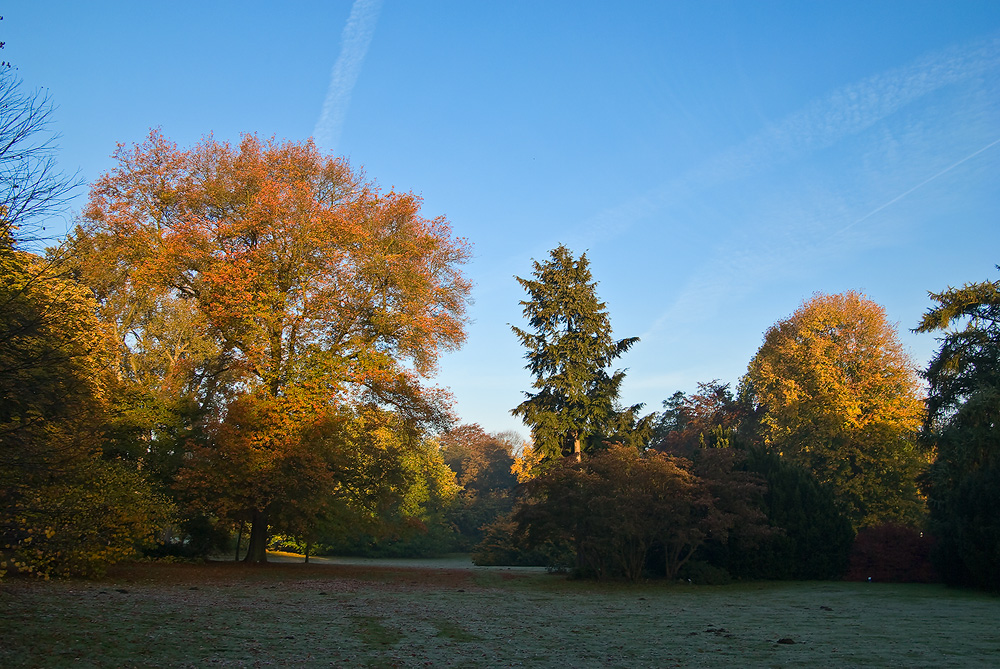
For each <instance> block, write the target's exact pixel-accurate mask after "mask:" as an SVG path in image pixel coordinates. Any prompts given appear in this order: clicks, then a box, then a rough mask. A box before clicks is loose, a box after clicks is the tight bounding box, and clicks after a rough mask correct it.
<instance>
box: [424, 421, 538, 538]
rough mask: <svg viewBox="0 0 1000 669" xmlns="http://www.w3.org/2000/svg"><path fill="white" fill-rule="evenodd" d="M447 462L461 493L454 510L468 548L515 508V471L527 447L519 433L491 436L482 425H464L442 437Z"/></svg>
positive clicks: (457, 523)
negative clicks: (514, 466) (490, 525)
mask: <svg viewBox="0 0 1000 669" xmlns="http://www.w3.org/2000/svg"><path fill="white" fill-rule="evenodd" d="M438 440H439V443H440V447H441V455H442V457H443V459H444V462H445V463H446V464H447V465H448V466H449V467H450V468H451V469H452V470H453V471H454V472H455V476H456V479H457V482H458V485H459V486H461V492H460V494H459V495H458V499H457V504H456V505H455V508H453V509H452V510H451V513H450V517H451V518H452V519H453V521H454V523H455V525H456V527H457V528H458V531H459V533H460V534H461V537H462V541H463V543H464V544H465V547H467V548H471V547H472V546H473V545H475V544H476V543H478V542H479V541H480V540H482V538H483V531H482V528H483V526H485V525H487V524H489V523H492V522H493V521H495V520H496V519H497V518H498V517H500V516H501V515H503V514H505V513H508V512H509V511H510V510H511V508H512V507H513V504H514V500H515V496H514V493H513V491H514V488H515V487H516V486H517V477H516V476H515V475H514V473H513V472H512V471H511V466H512V465H513V464H514V458H515V456H516V455H517V453H518V452H519V451H520V449H521V448H523V446H524V444H523V443H522V442H521V439H520V438H519V437H518V436H517V435H516V434H515V433H510V432H508V433H498V434H488V433H486V432H485V431H484V430H483V428H482V427H480V426H479V425H478V424H475V423H473V424H471V425H460V426H458V427H455V428H453V429H451V430H449V431H448V432H446V433H444V434H442V435H441V436H440V437H439V439H438Z"/></svg>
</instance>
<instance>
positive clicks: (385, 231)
mask: <svg viewBox="0 0 1000 669" xmlns="http://www.w3.org/2000/svg"><path fill="white" fill-rule="evenodd" d="M115 159H116V161H117V165H116V167H114V168H113V169H112V170H111V171H110V172H109V173H108V174H106V175H104V176H103V177H101V178H100V179H98V180H97V181H96V182H95V184H94V186H93V189H92V191H91V196H90V201H89V204H88V206H87V208H86V210H85V212H84V217H83V219H84V220H83V224H82V226H81V227H80V229H79V230H78V232H77V233H76V235H75V237H74V239H73V246H74V249H75V250H76V252H77V254H78V256H79V257H80V263H79V268H78V272H79V275H80V277H81V279H82V280H83V281H84V282H86V283H87V285H89V286H91V287H92V289H93V290H94V293H95V295H96V296H97V298H98V300H99V303H100V309H101V316H102V319H103V320H104V321H105V322H106V323H108V324H110V325H111V326H112V327H113V328H114V331H115V335H116V340H117V342H118V347H119V352H120V362H119V365H118V371H119V375H120V376H121V377H122V378H123V379H126V380H128V381H129V382H130V383H134V384H136V385H138V386H139V387H140V388H141V389H143V390H144V392H147V394H150V395H153V396H159V397H161V398H162V397H163V396H169V395H171V394H174V395H178V394H179V395H182V396H184V397H187V398H190V399H192V400H193V401H195V402H196V403H197V404H198V406H199V407H201V408H202V409H203V413H204V415H203V421H204V422H205V424H206V425H207V426H208V427H209V428H210V429H209V431H208V433H207V434H206V437H205V444H206V445H207V447H208V448H209V451H208V452H204V451H202V452H201V455H200V456H199V457H198V458H196V459H195V462H196V463H201V466H203V467H204V468H205V469H204V472H203V475H205V476H211V475H212V474H213V472H217V471H220V468H219V467H218V466H217V465H219V463H220V461H221V460H222V459H224V454H225V453H226V452H227V451H231V450H232V449H236V450H239V449H240V448H242V446H239V445H238V444H247V445H251V444H252V445H253V449H255V451H254V452H258V453H260V452H268V453H270V455H268V456H267V457H266V458H265V459H268V460H269V461H271V462H273V463H274V471H275V472H276V473H277V472H280V473H281V480H272V481H270V482H269V483H268V484H267V492H263V491H262V492H261V494H260V495H253V494H249V493H250V492H251V491H252V490H254V488H255V486H256V485H257V483H256V482H255V480H254V477H253V476H252V475H249V473H250V472H252V468H248V469H244V470H243V471H244V474H245V475H244V476H243V477H242V478H238V479H236V481H235V482H231V481H227V480H223V479H221V478H219V479H218V480H217V483H218V486H219V489H220V490H233V484H234V483H235V486H236V487H237V488H242V492H241V494H240V495H238V496H234V500H235V499H237V498H240V499H242V502H241V504H242V506H243V513H246V514H248V515H249V516H250V518H251V519H252V522H253V525H254V530H253V531H252V537H253V539H252V541H251V548H250V551H249V553H248V559H249V560H263V559H265V554H264V545H263V542H264V541H265V539H266V536H267V528H268V526H269V524H270V522H271V520H272V519H273V518H276V517H280V516H281V515H282V514H283V510H282V509H283V508H284V507H285V506H287V505H292V504H293V503H294V504H297V505H301V503H302V502H301V500H298V499H297V497H298V492H297V491H299V490H302V489H301V488H299V484H300V483H304V482H308V481H312V479H313V478H314V477H316V476H320V475H318V474H316V472H315V470H314V467H316V466H317V462H316V460H315V458H314V457H313V456H314V455H316V452H315V451H311V450H310V449H311V446H310V444H314V443H319V442H316V441H314V440H313V439H312V437H310V436H309V435H313V434H314V431H313V426H314V424H315V423H316V421H317V416H319V417H322V416H323V415H324V414H325V413H328V412H332V413H334V414H336V412H337V411H338V410H339V409H341V408H342V407H362V406H370V407H373V408H390V409H391V410H392V411H394V412H395V413H396V414H397V415H399V416H402V417H403V418H404V420H405V422H406V424H407V425H408V426H410V427H411V428H412V429H415V430H424V429H430V428H435V429H437V428H440V427H441V426H442V425H443V424H444V422H445V421H446V414H447V399H446V396H445V395H444V394H443V393H442V392H441V391H437V390H435V389H432V388H427V387H425V386H424V384H423V383H422V379H423V378H425V377H426V376H427V375H429V374H430V373H432V372H433V371H434V368H435V364H436V360H437V356H438V355H439V353H440V352H441V351H444V350H450V349H453V348H455V347H457V346H458V345H460V344H461V342H462V340H463V337H464V331H463V327H464V313H465V307H466V303H467V300H468V294H469V283H468V282H467V281H466V280H465V278H464V277H463V276H462V274H461V271H460V267H461V265H462V264H463V263H464V262H465V261H466V259H467V258H468V253H469V251H468V247H467V245H466V244H465V242H464V241H463V240H461V239H456V238H454V237H452V235H451V230H450V227H449V225H448V222H447V221H446V220H445V219H443V218H434V219H427V218H424V217H422V216H421V215H420V200H419V198H417V197H416V196H414V195H412V194H410V193H399V192H395V191H389V192H384V191H382V190H380V189H379V188H378V186H377V185H376V184H375V183H373V182H371V181H369V180H366V179H365V178H364V175H362V174H360V173H358V172H355V171H353V170H352V169H351V168H350V166H349V165H348V164H347V163H346V162H345V161H344V160H342V159H335V158H332V157H325V156H321V155H320V154H319V152H318V151H317V149H316V147H315V146H314V144H313V143H312V142H301V143H294V142H279V141H276V140H273V139H272V140H262V139H260V138H258V137H256V136H254V135H245V136H244V137H243V138H242V140H241V141H240V143H239V144H238V145H231V144H229V143H226V142H220V141H217V140H215V139H213V138H211V137H209V138H207V139H205V140H204V141H202V142H201V143H200V144H198V145H197V146H195V147H194V148H192V149H190V150H181V149H179V148H178V147H177V146H176V145H174V144H172V143H170V142H169V141H167V140H166V139H165V138H164V137H163V136H162V135H161V134H160V133H159V132H158V131H153V132H151V133H150V135H149V137H148V139H147V140H146V141H145V142H144V143H142V144H140V145H136V146H133V147H125V146H119V148H118V150H117V151H116V152H115ZM146 389H148V391H147V390H146ZM161 401H162V400H161ZM238 401H239V402H240V403H239V404H237V402H238ZM287 402H292V403H293V404H294V405H295V407H296V410H295V411H294V412H292V413H291V414H286V415H285V417H284V418H282V420H290V418H289V416H291V417H295V419H296V420H298V421H299V422H298V423H297V424H295V425H284V426H282V427H281V429H275V426H274V421H275V420H277V418H275V416H276V415H277V414H280V413H282V410H281V409H279V407H282V406H284V404H285V403H287ZM244 406H245V407H251V406H252V407H256V408H255V409H253V410H252V411H250V414H249V415H250V417H251V418H252V420H248V419H245V415H246V414H245V412H244V410H243V409H242V408H239V409H238V410H234V411H231V409H234V408H237V407H244ZM247 410H249V408H248V409H247ZM317 448H318V447H317ZM302 449H304V450H302ZM208 453H214V454H215V455H214V456H213V457H210V456H209V455H208ZM310 453H312V454H311V455H310ZM286 455H287V457H286ZM279 462H281V463H284V465H282V466H278V463H279ZM184 478H186V477H182V480H183V479H184ZM195 478H197V477H195ZM320 478H322V476H320ZM314 483H315V485H313V484H309V485H306V486H305V488H306V489H307V490H308V491H314V490H316V489H318V488H322V487H325V486H326V482H321V481H319V480H316V481H315V482H314ZM372 484H373V485H374V484H375V482H374V481H373V482H372ZM303 494H305V491H303ZM309 494H310V495H311V494H312V493H311V492H310V493H309ZM234 513H235V512H234Z"/></svg>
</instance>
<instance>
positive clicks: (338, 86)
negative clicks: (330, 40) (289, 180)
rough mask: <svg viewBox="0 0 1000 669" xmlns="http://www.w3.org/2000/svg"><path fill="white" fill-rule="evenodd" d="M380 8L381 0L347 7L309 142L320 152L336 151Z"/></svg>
mask: <svg viewBox="0 0 1000 669" xmlns="http://www.w3.org/2000/svg"><path fill="white" fill-rule="evenodd" d="M381 8H382V0H354V5H353V6H352V7H351V15H350V17H348V19H347V25H345V26H344V32H342V33H341V35H340V55H339V56H338V57H337V62H335V63H334V64H333V72H332V73H331V74H330V88H329V89H327V93H326V100H324V101H323V111H322V112H321V113H320V115H319V120H318V121H316V128H315V129H314V130H313V139H314V140H315V141H316V145H317V146H318V147H319V149H320V150H321V151H323V152H330V153H335V152H336V151H337V145H338V144H339V143H340V131H341V129H342V128H343V126H344V118H345V117H346V116H347V108H348V106H350V103H351V91H353V90H354V84H355V83H356V82H357V80H358V74H360V73H361V64H362V63H363V62H364V60H365V54H366V53H368V45H369V44H371V41H372V36H373V35H374V34H375V24H376V23H377V22H378V13H379V10H380V9H381Z"/></svg>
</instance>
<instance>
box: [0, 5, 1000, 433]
mask: <svg viewBox="0 0 1000 669" xmlns="http://www.w3.org/2000/svg"><path fill="white" fill-rule="evenodd" d="M2 13H3V16H4V20H3V22H2V23H0V40H3V41H5V42H6V48H5V49H4V52H3V53H4V57H5V59H7V60H10V61H13V63H14V64H15V65H16V66H17V67H18V73H19V75H20V76H21V77H22V79H23V80H24V83H25V85H26V86H27V87H29V88H42V89H46V90H47V91H48V93H49V94H50V95H51V97H52V100H53V101H54V102H55V103H56V104H57V105H58V109H57V111H56V114H55V117H54V118H55V121H54V129H55V130H57V131H58V132H59V133H61V135H62V137H61V140H60V146H61V152H60V155H59V159H60V164H61V165H62V167H63V168H64V169H66V170H67V171H70V172H72V171H74V170H77V169H79V172H80V175H81V177H82V178H83V179H84V180H87V181H89V180H92V179H94V178H96V177H97V176H98V175H99V174H101V173H102V172H103V171H105V170H107V169H108V168H109V167H110V166H111V160H110V158H109V155H110V154H111V152H112V151H113V150H114V147H115V144H116V143H117V142H125V143H132V142H136V141H140V140H141V139H142V138H143V137H144V136H145V135H146V133H147V132H148V130H149V128H150V127H154V126H159V127H161V128H162V130H163V132H164V134H165V135H166V136H168V137H170V138H171V139H173V140H174V141H176V142H177V143H179V144H180V145H182V146H188V145H191V144H193V143H195V142H196V141H198V139H200V138H201V137H202V136H203V135H205V134H207V133H214V134H215V136H216V137H219V138H222V139H236V138H238V137H239V135H240V133H241V132H257V133H260V134H262V135H265V136H270V135H276V136H278V137H279V138H289V139H294V140H298V139H304V138H306V137H309V136H313V135H315V136H316V137H317V139H318V140H319V141H320V143H321V144H322V145H323V146H324V147H325V148H326V149H327V150H329V151H333V152H336V153H338V154H344V155H347V156H349V157H350V160H351V162H352V164H353V165H354V166H356V167H363V168H364V169H365V171H366V172H367V174H368V175H369V176H370V177H374V178H375V179H377V180H378V181H379V182H380V184H382V185H383V186H384V187H395V188H397V189H401V190H412V191H414V192H416V193H419V194H421V195H422V196H423V198H424V212H425V214H426V215H428V216H437V215H445V216H446V217H447V218H448V219H449V220H450V221H451V223H452V225H453V226H454V229H455V231H456V233H457V234H458V235H460V236H464V237H467V238H468V239H469V240H470V241H472V242H473V244H474V245H475V259H474V260H473V262H472V263H471V264H470V265H469V266H468V268H467V269H468V275H469V276H470V278H472V279H473V281H474V282H475V284H476V287H475V293H474V297H475V304H474V306H473V308H472V310H471V316H472V319H473V322H472V323H471V324H470V326H469V328H468V341H467V344H466V346H465V347H464V348H463V349H462V350H461V351H459V352H457V353H453V354H448V355H447V356H445V357H444V358H443V359H442V361H441V369H440V374H439V375H438V377H437V379H436V381H437V383H440V384H442V385H445V386H448V387H450V388H451V390H452V392H453V393H454V396H455V399H456V408H457V411H458V413H459V415H460V417H461V419H462V420H464V421H466V422H473V421H475V422H479V423H480V424H481V425H483V427H484V428H486V429H487V430H491V431H494V430H504V429H518V430H519V431H520V432H521V433H522V434H527V430H526V429H524V428H523V426H521V425H520V422H519V421H518V420H517V419H514V418H512V417H511V416H510V415H509V410H510V409H511V408H512V407H514V406H516V405H517V404H518V403H519V402H520V401H521V399H522V396H521V392H522V391H523V390H527V389H528V388H529V386H530V381H531V379H530V378H529V376H528V373H527V372H526V371H525V370H524V369H523V364H524V360H523V350H522V349H521V348H520V347H519V345H518V343H517V341H516V339H515V338H514V336H513V334H512V333H511V332H510V329H509V327H508V324H520V322H521V312H520V307H519V306H518V301H519V300H521V299H522V298H523V297H524V295H523V293H522V291H521V289H520V287H519V286H518V285H517V283H516V282H515V281H514V279H513V277H514V275H520V276H526V275H527V274H528V273H529V272H530V267H531V259H532V258H537V259H541V258H544V257H545V256H546V254H547V252H548V250H549V249H551V248H553V247H554V246H556V245H557V244H559V243H565V244H567V245H568V246H569V247H570V248H572V249H573V250H574V251H576V252H578V253H579V252H583V251H587V253H588V257H589V258H590V260H591V263H592V270H593V273H594V276H595V278H596V279H597V280H598V281H599V286H598V293H599V295H600V296H601V298H603V299H604V300H605V301H606V302H607V305H608V310H609V312H610V315H611V321H612V324H613V326H614V328H615V335H616V336H618V337H628V336H640V337H641V338H642V340H641V342H640V343H639V344H637V345H636V346H635V347H634V348H633V350H632V351H631V352H630V353H629V354H628V355H627V356H626V357H625V358H623V359H622V361H621V366H623V367H627V368H628V370H629V371H628V376H627V379H626V382H625V386H624V389H623V398H622V399H623V400H624V401H626V402H628V403H634V402H645V403H647V406H648V408H649V409H650V410H653V409H658V408H659V405H660V402H661V401H662V400H663V399H665V398H667V397H669V396H670V395H671V394H672V393H673V392H674V391H675V390H685V391H690V390H693V389H694V388H695V384H696V383H697V382H698V381H707V380H711V379H715V378H718V379H721V380H723V381H730V382H733V383H734V384H735V383H736V382H737V381H738V379H739V377H740V376H741V375H742V374H743V373H744V371H745V369H746V365H747V362H748V361H749V360H750V358H751V357H752V356H753V354H754V353H755V351H756V350H757V348H758V347H759V345H760V343H761V339H762V336H763V333H764V331H765V330H766V329H767V328H768V327H769V326H770V325H772V324H773V323H774V322H775V321H777V320H778V319H781V318H784V317H786V316H788V315H789V314H791V313H792V312H793V311H794V310H795V309H796V308H797V307H798V306H799V304H801V302H802V301H803V300H804V299H807V298H809V297H810V296H811V295H812V294H813V293H814V292H817V291H820V292H828V293H833V292H841V291H845V290H851V289H855V290H860V291H863V292H864V293H866V294H867V295H868V296H869V297H870V298H871V299H874V300H875V301H877V302H879V303H880V304H882V305H884V306H885V308H886V310H887V311H888V314H889V317H890V319H891V320H892V321H894V322H898V323H899V327H900V329H901V338H902V339H903V341H904V342H905V344H906V345H907V346H908V347H909V348H910V351H911V353H912V355H913V358H914V361H915V364H916V365H918V366H923V365H925V364H926V362H927V360H928V358H929V357H930V355H931V354H932V352H933V350H934V346H935V342H934V339H933V337H932V336H929V335H919V336H918V335H913V334H911V333H910V332H909V331H908V329H909V328H911V327H913V326H915V325H916V323H917V321H918V320H919V317H920V315H921V313H922V312H923V311H924V310H925V309H926V308H927V307H928V306H929V305H930V302H929V300H928V297H927V291H929V290H941V289H943V288H945V287H946V286H948V285H958V284H962V283H965V282H967V281H980V280H984V279H987V278H989V279H995V278H997V270H996V269H995V268H994V265H995V264H997V263H1000V253H998V250H1000V249H998V241H1000V234H998V212H1000V189H998V188H997V182H998V179H997V177H998V176H1000V3H998V2H961V1H951V2H944V1H941V2H917V1H912V0H909V1H906V2H889V1H883V2H871V1H867V2H843V1H841V2H749V1H747V2H708V1H702V2H693V1H692V2H662V3H661V2H616V3H611V2H585V1H576V2H539V1H537V0H536V1H533V2H513V1H499V0H498V1H495V2H492V1H485V0H484V1H482V2H479V1H477V2H469V1H467V0H462V1H443V0H442V1H439V0H435V1H427V2H401V1H400V0H382V1H379V0H358V1H357V2H296V3H280V4H279V3H264V2H246V1H241V2H236V1H229V2H205V3H184V2H181V3H144V2H87V3H82V2H46V1H45V0H21V1H16V2H13V3H6V5H5V7H4V9H3V12H2ZM81 193H82V192H81ZM82 200H83V198H82V197H81V198H79V199H78V201H77V202H76V203H75V205H74V206H75V207H76V208H79V206H80V205H82ZM66 224H67V221H54V222H53V225H54V226H55V227H57V228H60V227H65V225H66Z"/></svg>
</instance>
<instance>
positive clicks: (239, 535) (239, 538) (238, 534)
mask: <svg viewBox="0 0 1000 669" xmlns="http://www.w3.org/2000/svg"><path fill="white" fill-rule="evenodd" d="M241 543H243V521H242V520H241V521H240V529H239V530H238V531H237V532H236V557H235V558H234V559H233V562H239V561H240V544H241Z"/></svg>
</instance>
